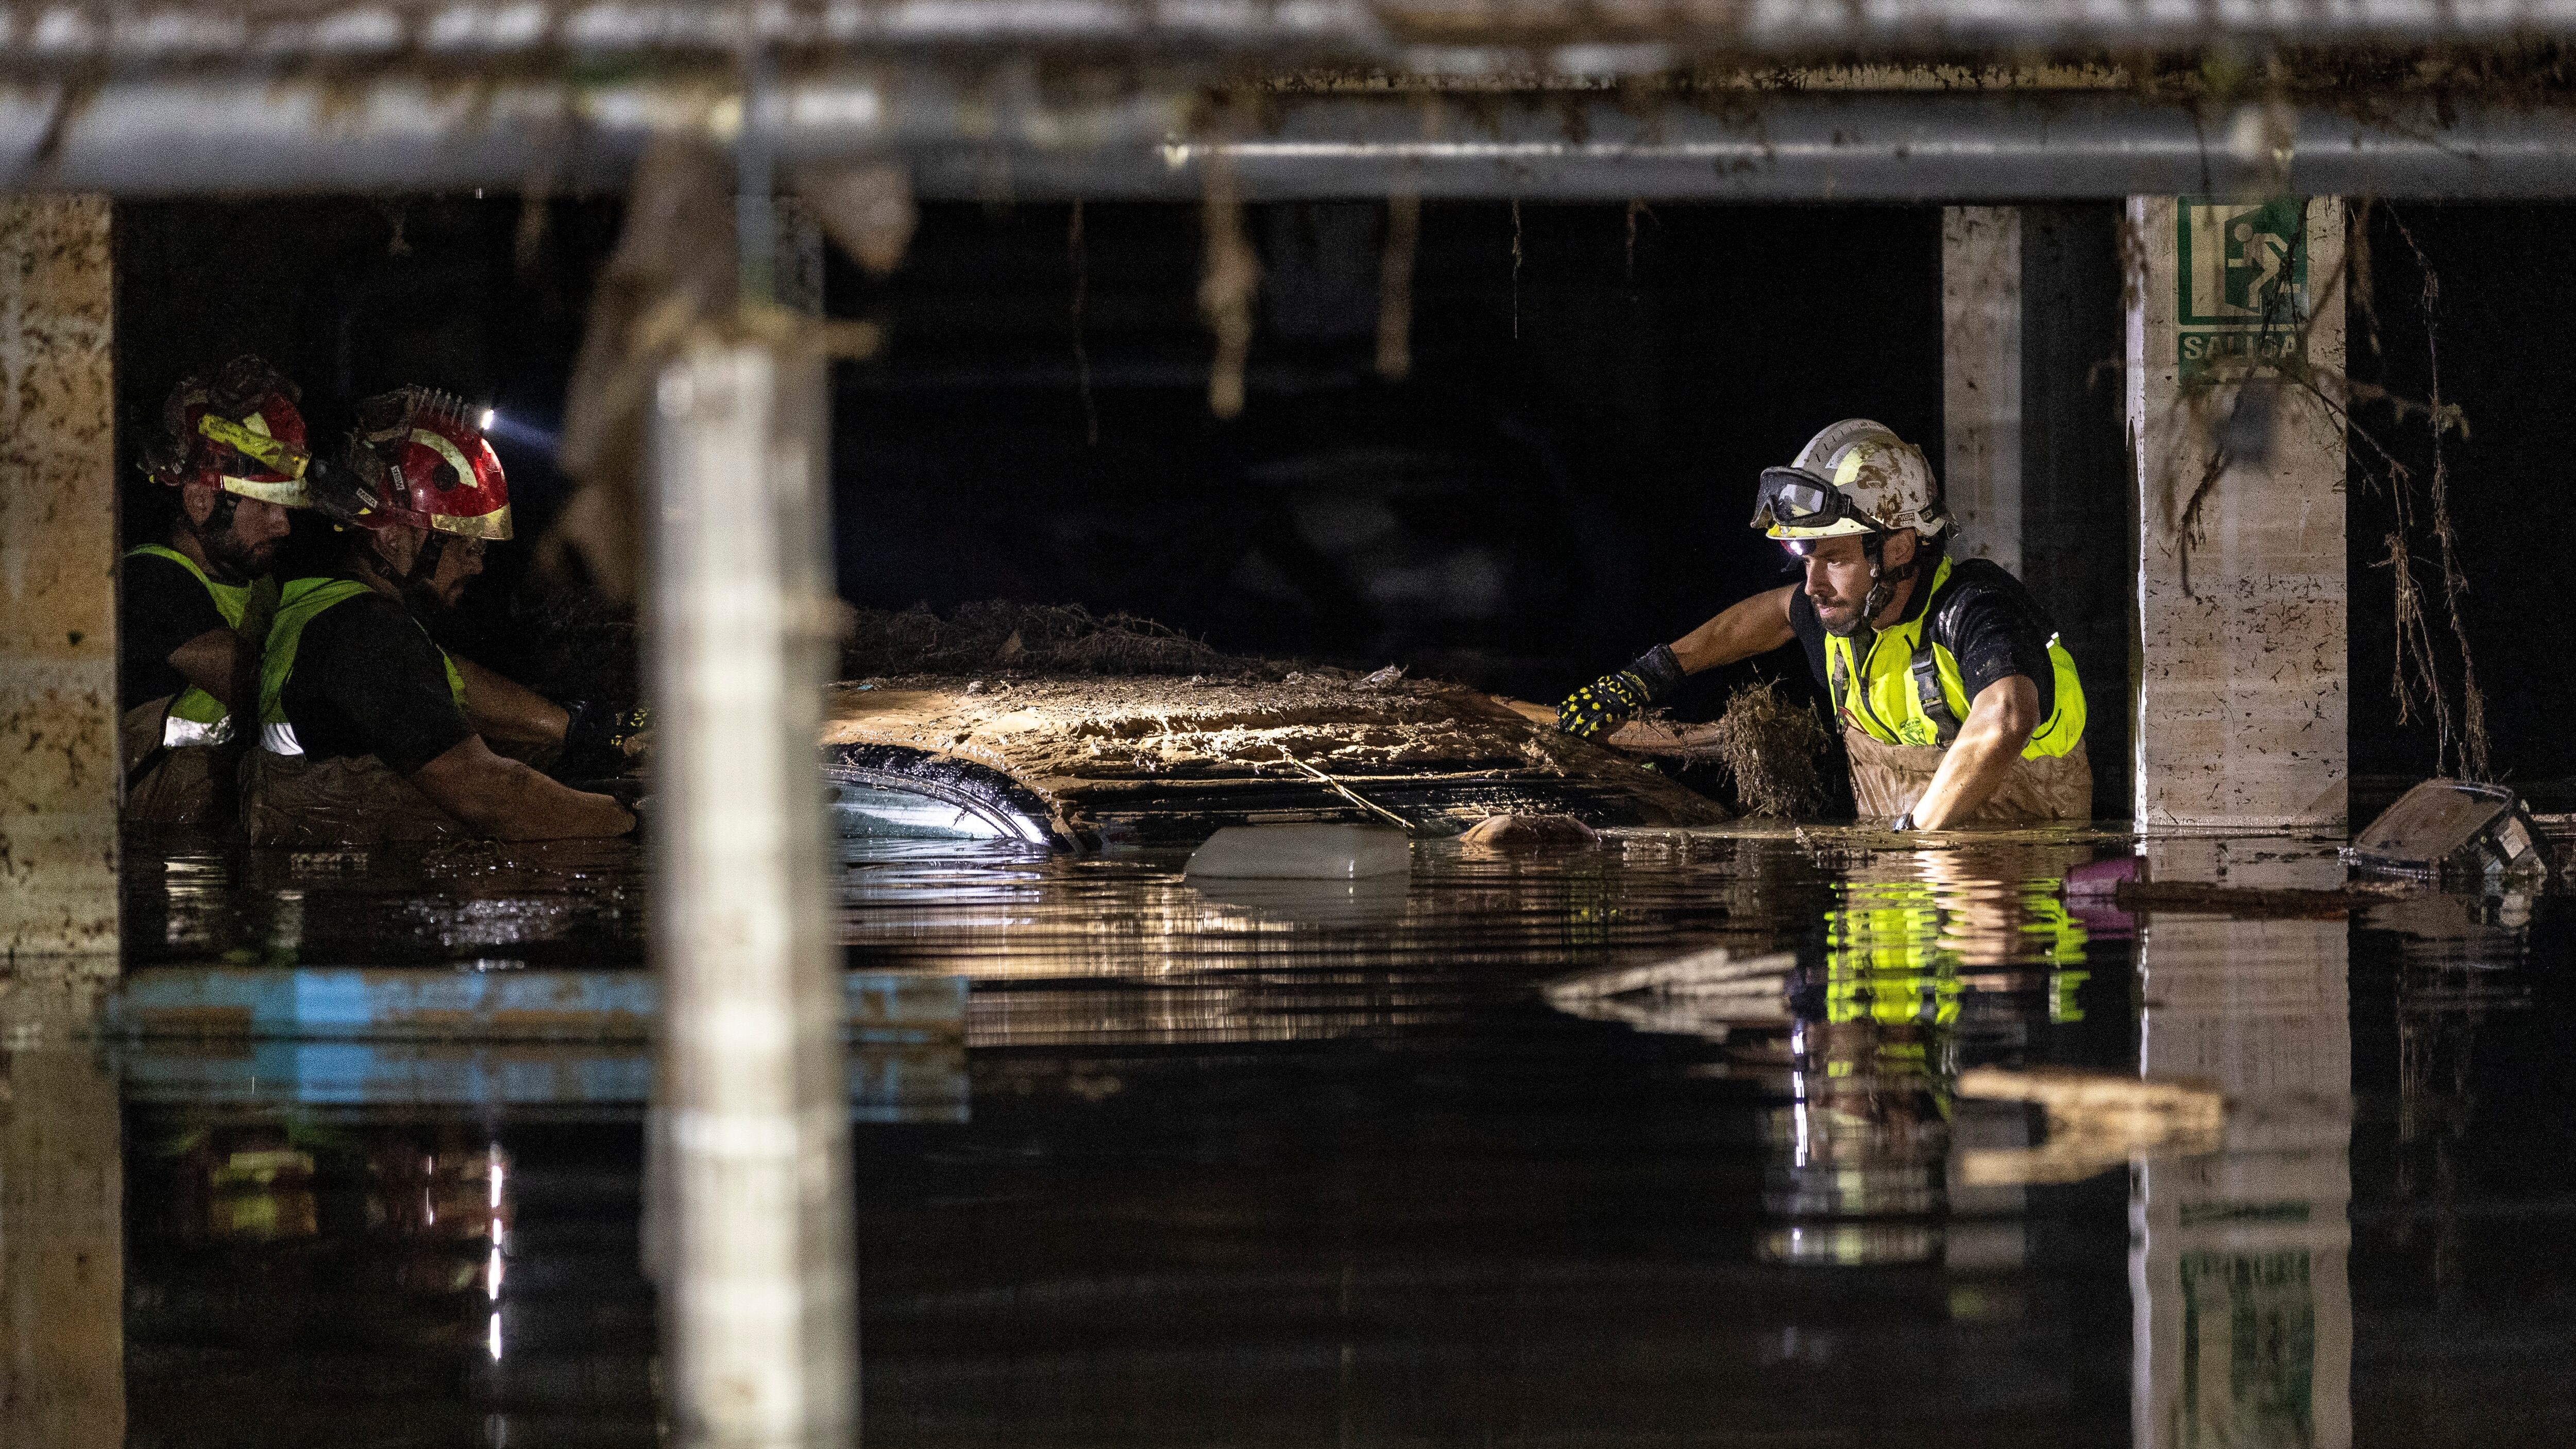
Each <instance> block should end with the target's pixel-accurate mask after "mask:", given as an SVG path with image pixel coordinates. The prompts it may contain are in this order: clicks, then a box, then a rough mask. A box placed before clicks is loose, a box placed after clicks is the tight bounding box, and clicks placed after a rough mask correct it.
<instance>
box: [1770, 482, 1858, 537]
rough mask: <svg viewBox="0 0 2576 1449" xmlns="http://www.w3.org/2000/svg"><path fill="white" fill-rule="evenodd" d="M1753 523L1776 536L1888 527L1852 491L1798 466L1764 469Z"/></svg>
mask: <svg viewBox="0 0 2576 1449" xmlns="http://www.w3.org/2000/svg"><path fill="white" fill-rule="evenodd" d="M1752 526H1753V527H1755V528H1759V529H1765V530H1768V531H1769V533H1770V535H1771V537H1773V538H1825V537H1830V536H1832V535H1835V534H1844V533H1881V532H1884V531H1885V529H1884V527H1883V526H1882V525H1881V524H1880V523H1879V521H1878V520H1877V519H1875V518H1872V517H1870V516H1869V514H1867V513H1865V512H1863V511H1862V510H1861V507H1860V505H1859V504H1857V503H1855V502H1853V501H1852V496H1851V495H1850V494H1848V493H1846V492H1844V491H1843V490H1842V489H1840V488H1837V487H1835V486H1834V485H1833V483H1832V482H1831V481H1830V480H1828V479H1825V478H1820V477H1818V476H1817V475H1815V474H1813V473H1810V472H1808V471H1807V470H1806V469H1804V468H1799V467H1787V468H1765V469H1763V470H1762V482H1761V484H1760V486H1759V487H1758V488H1757V489H1756V491H1755V493H1754V503H1753V525H1752Z"/></svg>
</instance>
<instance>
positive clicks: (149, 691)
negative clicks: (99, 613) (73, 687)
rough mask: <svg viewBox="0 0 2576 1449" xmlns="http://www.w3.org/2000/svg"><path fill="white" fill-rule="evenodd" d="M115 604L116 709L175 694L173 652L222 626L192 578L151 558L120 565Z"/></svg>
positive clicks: (180, 684)
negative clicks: (122, 570)
mask: <svg viewBox="0 0 2576 1449" xmlns="http://www.w3.org/2000/svg"><path fill="white" fill-rule="evenodd" d="M118 582H119V585H120V587H119V588H118V590H117V599H116V655H117V658H116V699H117V705H118V707H119V708H121V709H132V708H134V707H135V706H136V705H138V704H141V703H143V702H144V701H145V700H151V699H160V698H162V697H163V696H165V695H172V694H177V693H178V692H180V691H181V690H183V689H186V688H187V687H188V678H187V676H186V675H184V674H181V673H180V672H179V671H178V670H177V669H175V668H173V667H172V666H171V663H170V656H171V655H173V654H175V653H177V652H178V651H179V646H180V645H182V644H185V643H187V642H188V641H189V640H191V639H194V638H196V637H197V636H199V635H201V634H204V633H206V632H207V631H208V630H211V629H228V628H230V627H232V626H231V625H229V624H226V623H225V622H224V616H223V613H222V611H220V610H218V609H217V608H216V607H215V600H214V596H213V595H212V594H209V593H207V592H206V586H205V585H204V584H201V583H199V582H197V576H196V575H195V574H192V573H190V572H188V570H187V569H186V568H184V567H182V566H181V565H179V564H176V563H173V562H172V561H170V560H169V559H166V558H163V557H162V556H161V555H159V554H157V553H146V554H137V555H135V556H134V557H132V558H129V559H127V560H125V568H124V573H123V575H122V577H121V578H120V579H119V581H118Z"/></svg>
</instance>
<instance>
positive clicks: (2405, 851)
mask: <svg viewBox="0 0 2576 1449" xmlns="http://www.w3.org/2000/svg"><path fill="white" fill-rule="evenodd" d="M2352 863H2353V865H2354V866H2355V867H2356V868H2358V869H2361V870H2366V871H2375V872H2379V873H2381V874H2385V875H2407V876H2417V877H2422V878H2426V879H2434V878H2439V879H2442V880H2445V881H2447V882H2450V883H2453V884H2462V885H2465V884H2473V883H2483V882H2498V883H2501V882H2504V881H2538V880H2545V879H2547V877H2548V875H2549V858H2548V857H2547V856H2546V855H2545V854H2543V853H2542V851H2541V848H2540V832H2539V830H2538V829H2537V828H2536V827H2535V826H2534V825H2533V824H2532V821H2531V811H2530V809H2529V808H2528V807H2527V806H2525V805H2524V804H2523V802H2522V797H2521V796H2519V795H2516V794H2515V793H2514V792H2512V791H2511V790H2508V789H2506V788H2505V787H2504V786H2502V785H2480V784H2476V783H2474V782H2471V781H2467V780H2427V781H2425V782H2424V783H2422V784H2420V785H2418V786H2416V787H2415V788H2414V789H2412V790H2409V791H2407V792H2406V793H2405V794H2404V795H2401V796H2399V797H2398V799H2397V803H2396V804H2394V805H2391V806H2389V807H2388V808H2387V809H2386V810H2385V811H2383V812H2381V814H2380V817H2379V818H2378V819H2376V820H2374V821H2372V822H2370V824H2369V825H2368V826H2367V827H2365V828H2364V829H2363V830H2362V832H2361V834H2360V835H2359V836H2358V837H2356V838H2355V839H2354V841H2353V843H2352Z"/></svg>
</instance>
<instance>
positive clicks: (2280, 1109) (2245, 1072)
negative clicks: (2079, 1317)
mask: <svg viewBox="0 0 2576 1449" xmlns="http://www.w3.org/2000/svg"><path fill="white" fill-rule="evenodd" d="M2327 864H2328V865H2329V866H2331V864H2332V862H2331V861H2328V862H2327ZM2258 871H2259V867H2258ZM2235 878H2236V879H2241V880H2245V881H2248V882H2253V881H2257V880H2260V879H2261V876H2260V875H2259V873H2257V872H2248V871H2240V872H2239V873H2238V875H2237V876H2236V877H2235ZM2290 878H2292V877H2284V878H2283V879H2285V880H2286V879H2290ZM2350 930H2351V928H2350V927H2349V926H2348V925H2346V924H2345V923H2344V922H2342V921H2220V920H2206V919H2191V918H2187V917H2173V916H2158V917H2155V918H2153V919H2152V920H2150V921H2149V922H2148V924H2147V926H2146V928H2145V931H2144V933H2143V934H2142V936H2141V938H2140V941H2139V947H2138V950H2139V962H2140V968H2139V969H2140V972H2141V974H2142V976H2143V978H2144V981H2143V989H2142V992H2141V994H2142V995H2143V997H2144V998H2145V1000H2146V1001H2147V1002H2148V1003H2149V1005H2148V1006H2147V1008H2146V1009H2145V1011H2144V1013H2143V1015H2142V1017H2141V1022H2140V1040H2139V1058H2140V1060H2139V1066H2140V1069H2141V1070H2142V1071H2143V1072H2145V1073H2146V1074H2148V1075H2150V1076H2184V1077H2200V1078H2204V1079H2207V1080H2210V1081H2213V1082H2215V1083H2217V1084H2218V1085H2219V1086H2220V1087H2221V1088H2223V1089H2224V1090H2225V1091H2226V1093H2227V1099H2228V1110H2229V1116H2228V1122H2227V1127H2226V1131H2225V1137H2224V1139H2223V1141H2222V1143H2221V1150H2220V1151H2218V1152H2216V1153H2212V1154H2208V1155H2205V1156H2198V1157H2187V1158H2176V1157H2163V1158H2156V1159H2152V1160H2150V1161H2148V1162H2146V1163H2145V1164H2143V1165H2142V1166H2140V1167H2138V1168H2137V1169H2136V1170H2135V1172H2134V1173H2133V1175H2132V1177H2131V1189H2130V1206H2129V1214H2130V1234H2129V1241H2130V1249H2129V1287H2130V1303H2131V1312H2132V1315H2133V1322H2134V1328H2133V1331H2132V1335H2131V1344H2132V1353H2133V1354H2134V1356H2135V1365H2134V1369H2133V1373H2132V1377H2131V1389H2130V1393H2131V1400H2130V1403H2131V1410H2130V1413H2131V1421H2132V1426H2133V1433H2132V1435H2131V1438H2132V1441H2133V1442H2134V1443H2135V1444H2136V1445H2137V1446H2138V1449H2188V1446H2193V1445H2210V1444H2298V1445H2304V1446H2308V1449H2346V1446H2349V1445H2350V1444H2351V1443H2352V1295H2351V1289H2350V1284H2349V1279H2348V1277H2347V1265H2346V1260H2347V1258H2348V1256H2349V1254H2350V1250H2351V1246H2352V1227H2351V1223H2350V1221H2349V1219H2348V1218H2347V1216H2346V1205H2347V1204H2348V1202H2349V1201H2350V1199H2351V1195H2352V1169H2351V1162H2350V1155H2349V1144H2350V1142H2351V1137H2352V1100H2351V1086H2352V1033H2351V1017H2350V1009H2349V1004H2348V1002H2347V999H2346V993H2345V974H2346V970H2347V967H2348V964H2349V957H2350V946H2349V942H2350Z"/></svg>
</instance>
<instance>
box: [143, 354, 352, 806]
mask: <svg viewBox="0 0 2576 1449" xmlns="http://www.w3.org/2000/svg"><path fill="white" fill-rule="evenodd" d="M298 396H299V393H298V391H297V389H296V386H295V384H294V383H291V382H289V381H287V380H286V379H285V378H283V377H280V376H279V375H278V374H277V373H276V372H275V371H273V370H271V369H270V367H269V366H268V364H267V363H264V362H262V361H260V360H259V359H258V358H256V357H253V356H250V355H249V354H247V353H245V354H244V355H242V356H240V357H236V358H234V359H233V360H232V361H230V362H227V363H225V364H224V365H223V367H222V368H220V369H218V370H217V371H216V372H215V373H214V374H213V375H212V376H211V377H203V376H199V377H190V378H186V379H183V380H182V381H181V382H180V383H179V385H178V386H177V387H175V388H173V389H171V392H170V400H169V402H168V403H167V404H166V405H165V406H164V407H163V408H162V419H161V421H162V428H161V435H160V436H159V437H157V438H154V439H153V440H152V441H151V442H150V443H148V444H147V445H146V446H145V448H144V450H143V453H144V456H143V459H142V463H143V471H144V473H145V474H146V475H147V476H149V477H150V478H151V479H152V481H153V482H155V483H157V484H160V485H161V486H162V487H163V488H166V489H168V490H169V491H168V492H167V493H160V492H159V490H157V489H156V490H154V491H155V493H156V494H158V496H159V497H160V498H163V499H166V500H167V501H168V504H169V523H168V526H167V527H166V528H165V529H162V530H161V531H160V533H161V536H160V538H159V539H158V540H157V541H155V542H152V543H146V544H140V545H138V546H136V547H135V548H133V549H131V550H129V551H128V552H127V553H126V555H125V564H124V567H123V569H122V570H121V572H120V575H119V578H118V585H119V587H118V590H117V652H118V655H119V658H118V661H117V688H118V704H119V707H120V708H121V709H122V710H123V711H124V720H123V724H122V726H121V728H120V731H119V733H120V735H121V737H122V744H123V749H124V755H125V772H126V773H125V818H126V819H127V820H129V821H136V822H143V823H150V824H156V825H197V826H208V827H220V826H222V825H223V824H225V823H226V822H227V821H228V820H229V819H230V818H231V816H232V813H233V805H234V798H235V794H236V791H235V788H234V776H235V775H236V773H237V772H238V769H239V760H240V757H239V752H238V745H239V742H240V739H241V736H242V734H243V733H244V731H242V730H240V729H238V728H237V727H236V726H235V724H234V720H233V712H234V708H235V706H236V705H240V704H243V703H245V702H246V701H247V700H248V699H249V697H250V695H251V693H252V689H253V686H254V683H255V681H256V679H257V677H258V673H259V640H260V637H261V636H262V635H263V634H265V633H266V632H267V629H268V616H269V613H270V611H271V610H272V609H274V608H275V607H276V603H277V583H276V581H275V580H274V579H272V578H270V577H269V576H268V571H269V568H270V566H271V565H272V564H274V563H275V562H276V559H277V555H278V551H279V550H280V549H281V548H283V547H284V546H285V543H286V535H287V510H289V509H293V508H304V507H308V506H310V504H311V499H310V497H309V496H308V494H307V492H306V487H305V471H306V467H307V465H308V464H309V463H310V462H311V457H310V455H309V454H307V453H306V452H305V448H304V416H303V414H302V413H300V412H298V411H297V410H296V400H297V398H298Z"/></svg>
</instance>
